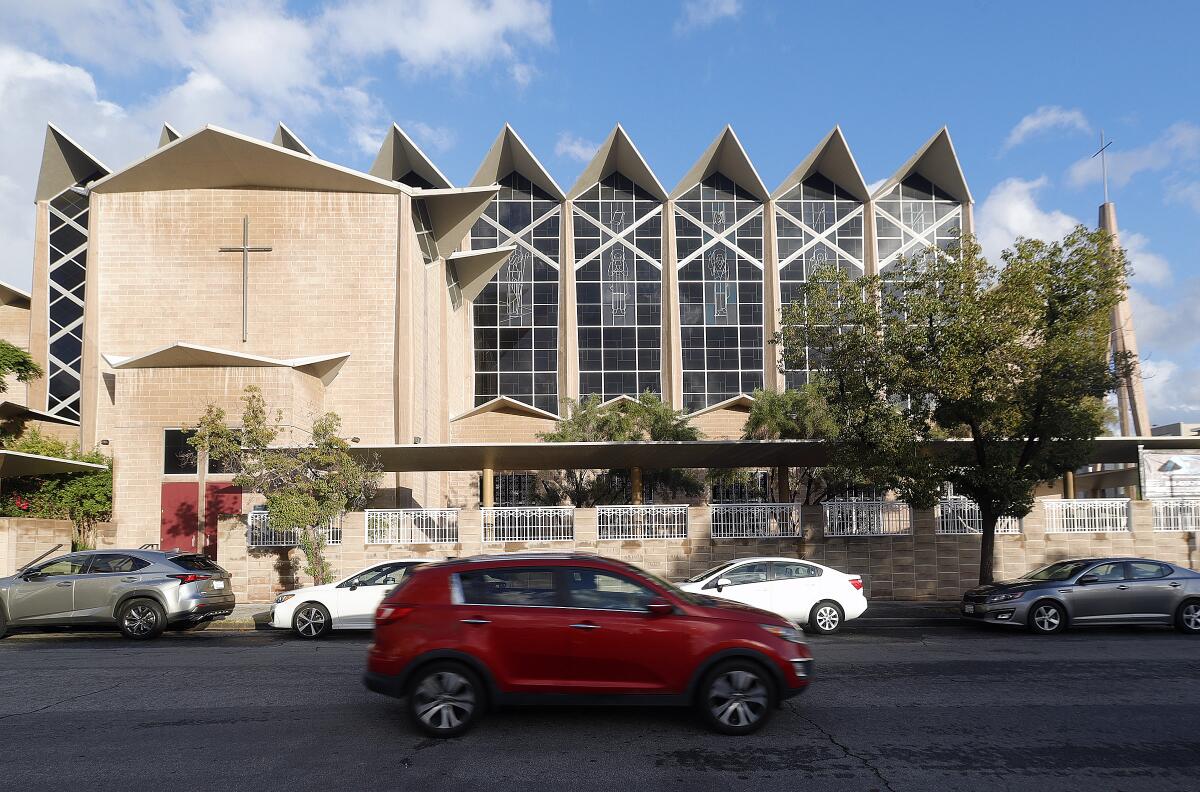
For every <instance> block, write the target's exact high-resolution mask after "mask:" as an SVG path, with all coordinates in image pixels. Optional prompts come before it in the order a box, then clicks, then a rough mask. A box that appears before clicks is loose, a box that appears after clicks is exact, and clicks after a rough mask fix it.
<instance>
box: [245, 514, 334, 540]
mask: <svg viewBox="0 0 1200 792" xmlns="http://www.w3.org/2000/svg"><path fill="white" fill-rule="evenodd" d="M324 531H325V544H331V545H335V544H341V543H342V521H341V520H340V519H338V518H336V517H331V518H330V519H329V522H328V523H327V524H326V525H325V527H324ZM246 544H247V545H248V546H249V547H295V546H296V545H298V544H300V536H299V531H297V530H296V529H295V528H272V527H271V521H270V517H269V516H268V514H267V512H265V511H254V512H250V514H248V515H246Z"/></svg>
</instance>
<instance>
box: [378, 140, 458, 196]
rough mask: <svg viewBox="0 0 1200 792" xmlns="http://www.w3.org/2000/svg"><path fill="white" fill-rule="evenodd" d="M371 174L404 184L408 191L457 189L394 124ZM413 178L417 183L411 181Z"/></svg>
mask: <svg viewBox="0 0 1200 792" xmlns="http://www.w3.org/2000/svg"><path fill="white" fill-rule="evenodd" d="M370 173H371V175H372V176H378V177H379V178H381V179H387V180H389V181H398V182H404V183H405V184H407V185H408V186H409V187H425V188H429V187H432V188H434V189H447V188H449V187H452V186H454V185H452V184H450V180H449V179H447V178H446V177H445V176H443V175H442V172H441V171H440V170H438V167H437V165H434V164H433V161H432V160H430V159H429V157H427V156H425V152H423V151H421V149H420V148H419V147H418V146H417V144H416V143H414V142H413V141H412V138H410V137H409V136H408V135H407V134H405V132H404V130H403V129H401V128H400V127H399V126H398V125H397V124H392V128H391V129H389V130H388V132H387V135H386V136H385V137H384V139H383V144H382V145H381V146H380V147H379V154H377V155H376V156H375V163H374V164H373V165H371V170H370ZM414 174H415V175H416V176H417V178H416V179H414V178H412V177H413V175H414Z"/></svg>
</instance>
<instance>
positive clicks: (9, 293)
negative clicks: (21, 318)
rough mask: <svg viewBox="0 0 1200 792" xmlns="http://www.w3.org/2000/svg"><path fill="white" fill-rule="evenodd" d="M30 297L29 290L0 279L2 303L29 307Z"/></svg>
mask: <svg viewBox="0 0 1200 792" xmlns="http://www.w3.org/2000/svg"><path fill="white" fill-rule="evenodd" d="M30 299H31V297H30V294H29V292H27V291H25V290H24V289H18V288H17V287H16V286H13V285H12V284H9V283H5V282H4V281H0V305H15V306H17V307H18V308H28V307H29V303H30Z"/></svg>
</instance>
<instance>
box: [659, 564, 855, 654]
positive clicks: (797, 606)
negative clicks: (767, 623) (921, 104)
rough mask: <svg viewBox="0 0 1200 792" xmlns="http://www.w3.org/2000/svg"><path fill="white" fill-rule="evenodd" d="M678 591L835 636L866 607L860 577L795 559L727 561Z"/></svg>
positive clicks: (692, 579)
mask: <svg viewBox="0 0 1200 792" xmlns="http://www.w3.org/2000/svg"><path fill="white" fill-rule="evenodd" d="M679 587H680V588H681V589H683V590H684V591H690V592H693V593H696V594H705V595H707V596H711V597H719V598H721V599H727V600H733V601H734V602H741V603H743V604H745V605H752V606H754V607H755V608H762V609H763V610H768V611H772V612H773V613H778V614H779V615H780V616H783V617H784V618H785V619H790V620H791V621H793V622H795V623H796V624H799V625H800V626H802V627H804V628H805V629H806V630H809V631H811V632H815V633H820V634H822V635H827V634H829V633H835V632H837V631H838V630H839V629H841V626H842V624H843V623H845V622H846V621H847V620H849V619H856V618H858V617H859V616H861V615H862V614H863V611H865V610H866V609H867V598H866V597H865V596H863V591H862V588H863V583H862V577H861V576H859V575H847V574H844V573H842V572H838V571H837V570H836V569H830V568H829V567H827V566H821V565H820V564H814V563H813V562H812V561H800V560H798V559H795V558H740V559H738V560H737V561H727V562H726V563H724V564H721V565H720V566H716V567H713V568H712V569H710V570H708V571H707V572H703V573H701V574H699V575H696V576H695V577H693V578H691V579H689V580H688V581H687V582H685V583H681V584H679Z"/></svg>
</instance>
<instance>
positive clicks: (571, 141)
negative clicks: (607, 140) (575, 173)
mask: <svg viewBox="0 0 1200 792" xmlns="http://www.w3.org/2000/svg"><path fill="white" fill-rule="evenodd" d="M599 148H600V144H598V143H593V142H592V141H590V140H584V139H583V138H581V137H577V136H575V135H572V134H571V133H570V132H560V133H559V135H558V141H557V142H556V143H555V144H554V154H555V156H557V157H566V158H567V159H573V160H578V161H579V162H588V161H590V160H591V158H592V157H594V156H596V151H597V150H598V149H599Z"/></svg>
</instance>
